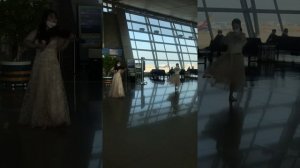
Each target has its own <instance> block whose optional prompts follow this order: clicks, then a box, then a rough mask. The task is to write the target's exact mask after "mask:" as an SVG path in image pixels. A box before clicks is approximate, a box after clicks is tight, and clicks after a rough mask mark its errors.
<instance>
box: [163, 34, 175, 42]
mask: <svg viewBox="0 0 300 168" xmlns="http://www.w3.org/2000/svg"><path fill="white" fill-rule="evenodd" d="M163 39H164V42H165V43H172V44H174V43H175V41H174V37H166V36H163Z"/></svg>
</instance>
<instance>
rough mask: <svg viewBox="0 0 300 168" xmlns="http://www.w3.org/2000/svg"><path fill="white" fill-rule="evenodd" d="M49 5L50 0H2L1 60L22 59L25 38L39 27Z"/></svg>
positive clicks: (0, 17)
mask: <svg viewBox="0 0 300 168" xmlns="http://www.w3.org/2000/svg"><path fill="white" fill-rule="evenodd" d="M48 6H49V2H48V0H0V13H1V15H0V25H1V26H0V42H1V43H0V45H1V57H2V58H0V60H6V61H18V60H20V58H21V55H22V53H23V51H24V50H23V41H24V38H25V37H26V36H27V34H28V33H29V32H30V31H32V30H33V29H35V28H37V27H38V25H39V22H40V18H41V16H42V14H43V12H44V10H45V9H46V8H47V7H48Z"/></svg>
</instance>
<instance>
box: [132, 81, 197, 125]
mask: <svg viewBox="0 0 300 168" xmlns="http://www.w3.org/2000/svg"><path fill="white" fill-rule="evenodd" d="M145 80H146V81H147V85H137V86H136V88H135V89H134V90H132V100H131V108H130V114H129V121H128V127H135V126H139V125H143V124H150V123H154V122H158V121H162V120H166V119H169V118H171V117H174V116H182V115H185V114H189V113H192V112H196V111H197V98H198V97H197V85H198V83H197V80H189V81H185V82H184V83H182V84H181V85H180V87H179V89H178V90H177V91H175V86H174V85H170V84H169V83H168V82H167V81H165V82H164V81H163V82H161V81H160V82H158V81H152V80H150V79H149V78H145Z"/></svg>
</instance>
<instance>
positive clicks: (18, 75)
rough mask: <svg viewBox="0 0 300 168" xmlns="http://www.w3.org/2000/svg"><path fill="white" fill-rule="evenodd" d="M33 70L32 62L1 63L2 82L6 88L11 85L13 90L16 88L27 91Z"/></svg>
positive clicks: (0, 79) (0, 74) (0, 77)
mask: <svg viewBox="0 0 300 168" xmlns="http://www.w3.org/2000/svg"><path fill="white" fill-rule="evenodd" d="M31 69H32V65H31V62H30V61H2V62H0V82H1V83H3V84H4V85H5V86H7V85H10V86H11V87H12V89H13V90H14V89H15V87H16V86H22V87H23V88H24V89H26V87H27V83H28V81H29V79H30V74H31Z"/></svg>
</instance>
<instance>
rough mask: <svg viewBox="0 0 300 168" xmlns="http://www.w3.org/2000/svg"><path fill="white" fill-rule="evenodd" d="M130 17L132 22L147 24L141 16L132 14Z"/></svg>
mask: <svg viewBox="0 0 300 168" xmlns="http://www.w3.org/2000/svg"><path fill="white" fill-rule="evenodd" d="M130 16H131V20H132V21H136V22H142V23H146V20H145V17H143V16H139V15H135V14H130Z"/></svg>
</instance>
